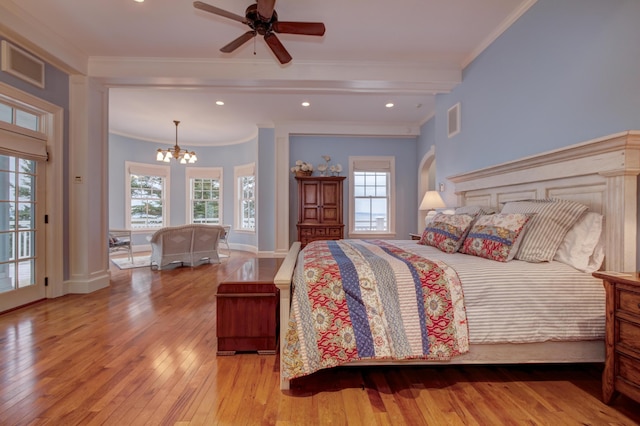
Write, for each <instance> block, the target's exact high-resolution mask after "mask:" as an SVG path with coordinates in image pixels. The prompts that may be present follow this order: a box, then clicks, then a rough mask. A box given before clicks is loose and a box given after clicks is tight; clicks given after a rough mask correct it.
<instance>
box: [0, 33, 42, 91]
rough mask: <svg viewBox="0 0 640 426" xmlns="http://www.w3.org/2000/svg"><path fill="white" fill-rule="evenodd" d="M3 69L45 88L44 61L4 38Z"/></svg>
mask: <svg viewBox="0 0 640 426" xmlns="http://www.w3.org/2000/svg"><path fill="white" fill-rule="evenodd" d="M2 71H5V72H7V73H9V74H11V75H13V76H15V77H18V78H21V79H22V80H24V81H27V82H29V83H31V84H33V85H35V86H38V87H40V88H42V89H44V62H42V61H41V60H40V59H38V58H36V57H35V56H33V55H32V54H30V53H28V52H27V51H25V50H22V49H20V48H19V47H17V46H14V45H12V44H11V43H9V42H7V41H6V40H2Z"/></svg>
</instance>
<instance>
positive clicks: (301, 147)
mask: <svg viewBox="0 0 640 426" xmlns="http://www.w3.org/2000/svg"><path fill="white" fill-rule="evenodd" d="M289 141H290V148H289V159H290V161H291V164H290V166H293V164H294V163H295V162H296V160H302V161H307V162H310V163H312V164H313V165H314V167H316V166H317V165H318V164H320V163H324V160H323V159H322V156H323V155H329V156H330V157H331V164H341V165H342V168H343V172H342V173H341V175H342V176H347V179H346V180H345V181H344V211H343V215H344V221H345V237H346V236H347V235H346V234H347V229H348V222H349V219H348V218H349V210H348V209H349V202H348V201H349V199H348V196H349V185H350V184H351V183H350V180H349V178H348V176H349V156H367V155H383V156H394V157H395V162H396V187H395V190H396V238H397V239H408V238H409V233H411V232H415V223H416V220H417V209H418V201H417V193H418V189H417V162H416V138H400V137H398V138H392V137H341V136H290V137H289ZM317 173H318V172H317V171H315V172H314V174H317ZM289 194H290V197H289V198H290V204H289V240H290V241H295V240H296V238H297V230H296V222H297V221H298V189H297V184H296V180H295V179H294V177H293V174H291V175H290V178H289Z"/></svg>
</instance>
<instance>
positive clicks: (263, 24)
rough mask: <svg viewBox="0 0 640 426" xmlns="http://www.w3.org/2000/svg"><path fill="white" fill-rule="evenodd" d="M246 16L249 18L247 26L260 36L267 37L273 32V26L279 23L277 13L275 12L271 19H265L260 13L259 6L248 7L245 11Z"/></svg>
mask: <svg viewBox="0 0 640 426" xmlns="http://www.w3.org/2000/svg"><path fill="white" fill-rule="evenodd" d="M245 16H246V17H247V21H249V22H247V24H248V25H249V27H251V29H253V30H255V31H256V32H257V33H258V34H260V35H265V34H267V33H269V32H271V26H272V25H273V24H274V23H275V22H278V14H277V13H276V11H275V10H274V11H273V14H272V15H271V18H265V17H264V16H262V15H260V14H259V13H258V5H257V4H252V5H251V6H249V7H247V10H246V11H245Z"/></svg>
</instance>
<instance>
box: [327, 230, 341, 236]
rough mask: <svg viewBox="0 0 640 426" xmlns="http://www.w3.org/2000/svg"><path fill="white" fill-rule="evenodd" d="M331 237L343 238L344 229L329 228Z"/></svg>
mask: <svg viewBox="0 0 640 426" xmlns="http://www.w3.org/2000/svg"><path fill="white" fill-rule="evenodd" d="M329 236H331V237H342V228H329Z"/></svg>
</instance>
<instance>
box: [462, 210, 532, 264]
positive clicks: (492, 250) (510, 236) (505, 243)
mask: <svg viewBox="0 0 640 426" xmlns="http://www.w3.org/2000/svg"><path fill="white" fill-rule="evenodd" d="M531 216H532V215H530V214H521V213H498V214H492V215H488V216H480V217H478V219H477V220H476V221H475V223H474V224H473V227H472V228H471V230H470V231H469V233H468V234H467V238H465V240H464V243H463V244H462V248H461V249H460V252H462V253H464V254H470V255H473V256H479V257H484V258H486V259H491V260H497V261H498V262H507V261H509V260H511V259H513V257H514V255H515V254H516V251H517V250H518V245H519V243H520V240H521V239H522V236H523V235H525V227H526V225H527V223H528V222H529V221H530V219H531Z"/></svg>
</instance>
